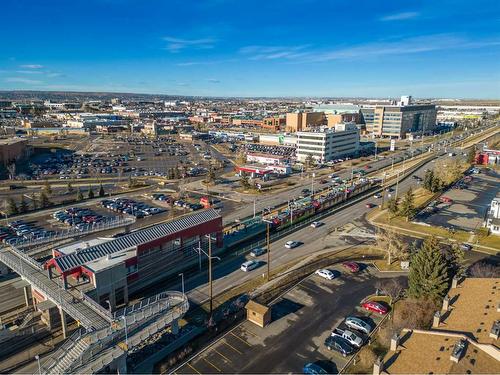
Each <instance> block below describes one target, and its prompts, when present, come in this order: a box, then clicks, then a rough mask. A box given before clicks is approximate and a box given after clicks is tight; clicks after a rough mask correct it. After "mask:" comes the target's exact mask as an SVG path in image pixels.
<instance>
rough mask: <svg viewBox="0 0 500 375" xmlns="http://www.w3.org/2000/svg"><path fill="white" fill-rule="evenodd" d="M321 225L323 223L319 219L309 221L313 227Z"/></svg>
mask: <svg viewBox="0 0 500 375" xmlns="http://www.w3.org/2000/svg"><path fill="white" fill-rule="evenodd" d="M322 225H323V223H322V222H321V221H313V222H312V223H311V227H313V228H318V227H320V226H322Z"/></svg>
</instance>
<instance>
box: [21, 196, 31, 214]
mask: <svg viewBox="0 0 500 375" xmlns="http://www.w3.org/2000/svg"><path fill="white" fill-rule="evenodd" d="M28 211H29V207H28V203H27V202H26V200H25V199H24V195H21V202H19V212H20V213H22V214H24V213H26V212H28Z"/></svg>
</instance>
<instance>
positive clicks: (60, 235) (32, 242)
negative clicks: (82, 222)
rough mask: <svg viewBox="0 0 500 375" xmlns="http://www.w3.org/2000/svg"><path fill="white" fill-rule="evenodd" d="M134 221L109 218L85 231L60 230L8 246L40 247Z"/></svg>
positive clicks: (125, 218) (118, 217)
mask: <svg viewBox="0 0 500 375" xmlns="http://www.w3.org/2000/svg"><path fill="white" fill-rule="evenodd" d="M135 221H136V219H135V217H131V216H126V217H122V216H116V217H113V218H110V219H108V220H104V221H102V222H100V223H97V224H94V225H91V226H89V227H88V228H85V229H78V228H76V227H70V228H68V229H66V230H61V231H58V232H55V233H53V234H52V235H50V236H48V237H41V238H29V239H22V238H20V239H18V240H16V241H11V242H10V243H9V244H10V245H12V246H16V247H18V248H21V247H30V246H36V245H41V244H45V243H50V242H54V241H59V240H63V239H66V238H70V237H76V236H85V235H88V234H91V233H95V232H99V231H105V230H109V229H113V228H119V227H123V226H126V225H131V224H133V223H135Z"/></svg>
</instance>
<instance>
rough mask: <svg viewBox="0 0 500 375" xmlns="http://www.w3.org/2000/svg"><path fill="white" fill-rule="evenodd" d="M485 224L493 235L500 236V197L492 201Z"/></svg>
mask: <svg viewBox="0 0 500 375" xmlns="http://www.w3.org/2000/svg"><path fill="white" fill-rule="evenodd" d="M485 224H486V228H488V229H489V230H490V232H491V233H492V234H496V235H497V236H498V235H500V197H496V198H494V199H493V200H492V201H491V204H490V208H489V210H488V213H487V214H486V223H485Z"/></svg>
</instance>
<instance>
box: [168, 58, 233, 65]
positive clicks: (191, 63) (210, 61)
mask: <svg viewBox="0 0 500 375" xmlns="http://www.w3.org/2000/svg"><path fill="white" fill-rule="evenodd" d="M235 61H238V60H237V59H224V60H203V61H184V62H180V63H177V64H176V65H177V66H195V65H216V64H223V63H229V62H235Z"/></svg>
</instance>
